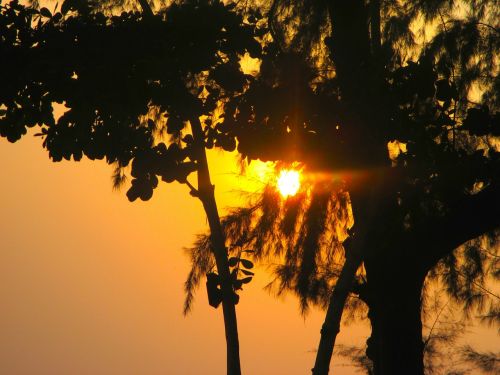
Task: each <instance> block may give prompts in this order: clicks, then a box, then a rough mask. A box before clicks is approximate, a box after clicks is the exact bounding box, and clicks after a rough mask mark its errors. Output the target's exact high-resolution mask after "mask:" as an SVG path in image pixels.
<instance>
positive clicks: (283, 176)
mask: <svg viewBox="0 0 500 375" xmlns="http://www.w3.org/2000/svg"><path fill="white" fill-rule="evenodd" d="M277 187H278V190H279V192H280V194H281V195H282V196H283V197H284V198H287V197H289V196H294V195H295V194H297V191H298V190H299V187H300V173H299V172H298V171H294V170H288V169H283V170H282V171H281V172H280V175H279V177H278V182H277Z"/></svg>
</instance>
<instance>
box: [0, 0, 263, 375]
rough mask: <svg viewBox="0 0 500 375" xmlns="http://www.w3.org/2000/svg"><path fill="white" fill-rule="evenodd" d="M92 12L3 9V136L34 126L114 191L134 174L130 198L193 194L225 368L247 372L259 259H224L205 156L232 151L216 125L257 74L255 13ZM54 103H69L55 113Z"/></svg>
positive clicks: (82, 8)
mask: <svg viewBox="0 0 500 375" xmlns="http://www.w3.org/2000/svg"><path fill="white" fill-rule="evenodd" d="M96 5H98V2H97V3H93V2H86V1H81V0H67V1H64V2H63V3H62V4H61V7H60V9H55V10H54V11H50V10H49V9H47V8H41V9H39V10H37V9H35V8H34V7H25V6H23V5H21V4H20V3H19V2H18V1H16V0H14V1H11V2H8V3H6V4H5V5H2V6H1V7H0V54H1V55H2V59H1V63H0V82H2V84H1V87H0V135H1V136H2V137H5V138H7V139H8V140H9V141H10V142H15V141H17V140H19V139H20V138H21V137H22V136H23V135H25V134H27V129H28V128H33V127H38V128H39V129H40V130H39V132H38V133H37V134H35V135H37V136H40V137H41V138H42V139H43V147H44V148H46V149H47V151H48V153H49V157H50V158H51V159H52V160H53V161H55V162H58V161H61V160H62V159H65V160H71V159H73V160H75V161H79V160H81V158H82V157H83V156H86V157H88V158H89V159H91V160H94V159H105V160H106V162H107V163H108V164H112V165H113V166H114V167H115V173H114V181H115V185H117V186H118V185H121V184H123V183H124V181H125V174H126V173H127V170H129V171H130V175H131V177H132V180H131V186H130V187H129V189H128V191H127V197H128V199H129V200H130V201H135V200H136V199H138V198H139V199H141V200H149V199H150V198H151V197H152V195H153V190H154V189H155V188H156V187H157V185H158V182H159V179H161V180H162V181H165V182H173V181H178V182H180V183H183V184H186V185H187V186H188V187H189V188H190V193H191V195H193V196H194V197H197V198H199V199H200V201H201V202H202V204H203V207H204V209H205V212H206V214H207V218H208V223H209V227H210V232H211V235H210V243H209V248H210V250H211V251H212V253H213V255H214V258H215V264H216V269H217V273H212V275H211V282H212V284H211V285H212V287H213V288H212V294H211V295H210V301H211V304H213V305H214V306H218V305H219V304H221V303H222V309H223V314H224V324H225V330H226V341H227V372H228V374H239V373H240V372H241V371H240V360H239V343H238V331H237V322H236V311H235V304H236V303H237V302H238V295H237V293H236V291H237V290H238V289H241V285H242V284H243V283H245V282H248V281H249V279H248V278H243V279H240V278H239V276H240V274H241V272H243V273H244V272H247V271H246V270H245V267H246V268H249V267H251V266H252V264H251V262H249V261H247V260H244V259H240V258H238V259H236V260H234V259H233V258H231V259H230V258H228V252H227V249H226V246H225V237H224V233H223V231H222V229H221V225H220V219H219V214H218V210H217V204H216V201H215V197H214V186H213V185H212V183H211V179H210V173H209V167H208V163H207V157H206V149H207V148H208V149H210V148H213V147H218V148H221V149H223V150H226V151H232V150H234V149H235V147H236V141H235V138H234V136H231V135H227V134H223V133H221V132H219V131H218V130H217V128H216V127H215V124H216V123H217V121H219V120H218V119H219V112H220V105H221V103H223V102H224V101H227V100H228V98H230V97H232V96H235V95H238V94H239V93H241V92H242V91H243V89H244V87H245V86H246V85H247V84H248V83H249V81H250V80H251V79H252V77H250V76H248V75H245V74H243V72H242V71H241V70H240V66H239V59H240V57H241V56H242V55H244V54H245V53H249V54H250V55H251V56H253V57H257V56H259V55H260V53H261V46H260V44H259V42H258V41H257V39H256V38H258V36H259V35H260V34H261V31H259V29H258V28H257V26H256V23H257V22H258V16H259V15H258V14H256V16H254V17H253V18H252V19H244V18H243V17H242V16H241V15H239V14H237V13H236V12H235V5H234V4H227V5H226V4H223V3H222V2H219V1H208V0H207V1H205V0H199V1H198V0H193V1H185V2H182V3H180V4H177V3H174V4H172V5H171V6H169V7H168V8H164V9H162V10H160V11H159V12H157V13H154V12H153V11H152V9H151V8H150V6H149V4H148V2H147V1H139V5H140V6H141V7H142V11H141V12H138V11H128V12H123V13H121V15H113V14H109V15H106V14H104V13H102V12H101V11H99V8H98V7H96ZM101 5H103V4H101ZM104 5H105V4H104ZM54 103H58V104H62V105H64V106H65V109H66V110H65V112H64V113H63V114H62V115H61V116H60V117H59V118H56V117H55V115H54V109H53V108H54V106H53V105H54ZM188 125H189V127H190V131H189V130H188V129H186V128H187V127H188ZM165 136H167V137H168V141H164V140H163V139H162V137H165ZM192 173H196V175H197V180H198V183H197V187H195V186H193V184H191V183H190V182H189V180H188V176H190V175H191V174H192ZM240 263H242V266H243V267H242V269H240ZM240 271H241V272H240ZM248 272H249V271H248Z"/></svg>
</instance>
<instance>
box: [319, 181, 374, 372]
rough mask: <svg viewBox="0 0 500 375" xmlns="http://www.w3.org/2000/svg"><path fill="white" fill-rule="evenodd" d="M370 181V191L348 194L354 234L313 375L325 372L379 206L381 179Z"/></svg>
mask: <svg viewBox="0 0 500 375" xmlns="http://www.w3.org/2000/svg"><path fill="white" fill-rule="evenodd" d="M371 182H372V188H371V189H369V190H365V191H363V192H362V191H359V190H355V191H353V192H351V204H352V206H353V207H352V208H353V213H354V220H355V225H354V230H355V232H354V235H353V236H352V239H349V240H348V241H346V242H347V243H345V244H344V247H345V252H346V260H345V263H344V266H343V267H342V271H341V273H340V276H339V278H338V280H337V283H336V284H335V287H334V289H333V292H332V294H331V296H330V301H329V304H328V309H327V312H326V316H325V321H324V323H323V326H322V328H321V339H320V343H319V346H318V352H317V354H316V361H315V363H314V368H313V369H312V373H313V374H314V375H327V374H328V372H329V368H330V361H331V359H332V354H333V348H334V346H335V340H336V338H337V334H338V333H339V332H340V322H341V320H342V312H343V310H344V306H345V303H346V300H347V297H348V296H349V293H350V292H351V290H352V286H353V282H354V279H355V276H356V271H357V269H358V268H359V266H360V265H361V262H362V260H363V257H364V255H365V254H364V250H365V248H366V237H367V233H368V229H369V225H370V222H371V220H372V219H373V217H374V216H375V214H376V211H377V209H378V206H379V204H380V197H379V192H380V191H381V189H383V187H382V182H383V177H382V176H375V177H373V178H372V179H371Z"/></svg>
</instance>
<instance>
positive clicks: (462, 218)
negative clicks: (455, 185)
mask: <svg viewBox="0 0 500 375" xmlns="http://www.w3.org/2000/svg"><path fill="white" fill-rule="evenodd" d="M499 212H500V185H499V184H492V185H490V186H488V187H486V188H485V189H483V190H482V191H481V192H479V193H477V194H474V195H468V196H465V197H463V198H462V199H460V200H459V201H457V202H455V204H454V205H453V207H452V208H451V210H450V211H449V212H448V214H447V215H446V216H445V217H443V218H439V219H436V220H432V221H430V222H429V223H428V225H426V228H424V229H423V230H422V231H419V232H418V233H415V234H414V240H416V241H418V242H419V243H421V245H420V248H421V249H424V251H425V252H427V254H426V255H427V261H428V264H427V266H429V267H432V266H433V265H434V264H436V263H437V262H438V261H439V260H440V259H442V258H443V257H444V256H445V255H446V254H448V253H450V252H451V251H453V250H454V249H456V248H457V247H458V246H460V245H462V244H463V243H464V242H467V241H469V240H472V239H474V238H476V237H479V236H480V235H482V234H485V233H488V232H490V231H492V230H495V229H497V228H498V227H500V214H499ZM429 239H431V240H432V246H428V241H429ZM417 248H419V247H417Z"/></svg>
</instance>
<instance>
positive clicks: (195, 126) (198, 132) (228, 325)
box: [190, 118, 241, 375]
mask: <svg viewBox="0 0 500 375" xmlns="http://www.w3.org/2000/svg"><path fill="white" fill-rule="evenodd" d="M190 123H191V129H192V131H193V137H194V143H195V145H196V148H197V163H198V195H199V198H200V200H201V202H202V203H203V207H204V209H205V212H206V214H207V219H208V225H209V227H210V238H211V241H212V251H213V253H214V257H215V263H216V266H217V271H218V273H219V278H220V284H221V289H222V311H223V314H224V328H225V332H226V345H227V373H228V375H239V374H240V373H241V369H240V354H239V341H238V325H237V320H236V307H235V299H234V292H233V286H232V283H231V278H230V271H229V263H228V253H227V249H226V246H225V236H224V233H223V230H222V226H221V223H220V217H219V213H218V210H217V203H216V201H215V195H214V188H215V187H214V185H212V182H211V180H210V172H209V169H208V163H207V155H206V151H205V140H204V139H205V138H204V136H203V131H202V128H201V123H200V120H199V119H198V118H192V119H191V120H190Z"/></svg>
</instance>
